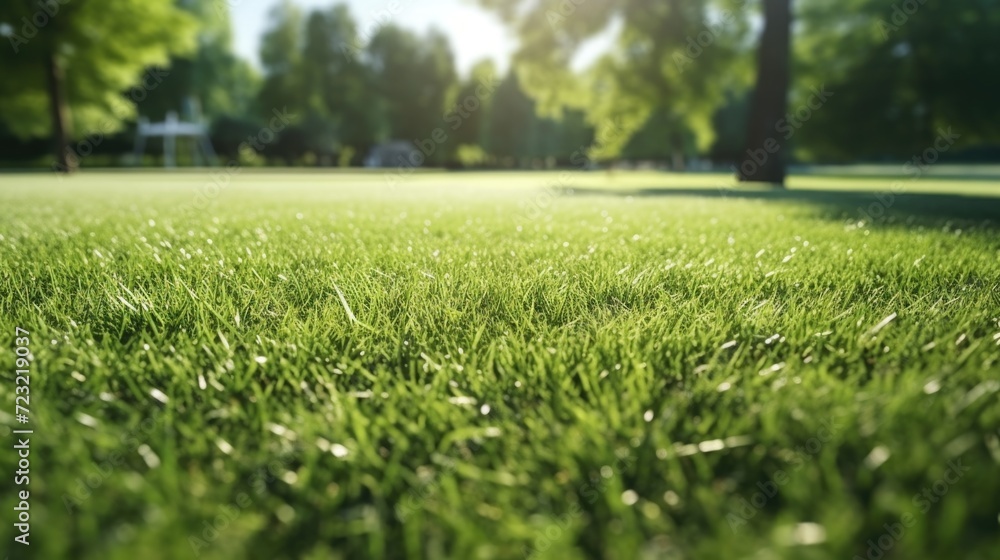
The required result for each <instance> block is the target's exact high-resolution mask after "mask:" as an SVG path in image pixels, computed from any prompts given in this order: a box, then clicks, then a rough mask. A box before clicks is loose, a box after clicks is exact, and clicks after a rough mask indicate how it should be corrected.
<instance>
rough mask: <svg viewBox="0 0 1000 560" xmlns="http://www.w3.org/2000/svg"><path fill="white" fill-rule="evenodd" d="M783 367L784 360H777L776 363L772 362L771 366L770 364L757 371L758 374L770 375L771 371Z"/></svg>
mask: <svg viewBox="0 0 1000 560" xmlns="http://www.w3.org/2000/svg"><path fill="white" fill-rule="evenodd" d="M784 367H785V362H778V363H776V364H774V365H773V366H771V367H769V368H764V369H762V370H760V372H759V373H760V375H771V374H772V373H774V372H776V371H780V370H781V369H782V368H784Z"/></svg>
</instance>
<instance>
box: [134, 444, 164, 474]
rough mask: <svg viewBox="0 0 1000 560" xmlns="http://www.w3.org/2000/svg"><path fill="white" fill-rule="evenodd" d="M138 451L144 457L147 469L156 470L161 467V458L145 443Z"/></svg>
mask: <svg viewBox="0 0 1000 560" xmlns="http://www.w3.org/2000/svg"><path fill="white" fill-rule="evenodd" d="M137 451H138V452H139V455H140V456H141V457H142V460H143V461H145V462H146V466H147V467H149V468H151V469H155V468H156V467H159V466H160V458H159V457H158V456H157V455H156V453H155V452H154V451H153V450H152V449H151V448H150V447H149V446H148V445H146V444H145V443H144V444H142V445H140V446H139V449H137Z"/></svg>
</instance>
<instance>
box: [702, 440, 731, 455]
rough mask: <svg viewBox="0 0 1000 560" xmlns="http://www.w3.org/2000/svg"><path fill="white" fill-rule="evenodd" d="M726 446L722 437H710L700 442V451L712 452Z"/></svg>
mask: <svg viewBox="0 0 1000 560" xmlns="http://www.w3.org/2000/svg"><path fill="white" fill-rule="evenodd" d="M725 448H726V444H725V443H724V442H723V441H722V440H721V439H710V440H708V441H703V442H701V443H699V444H698V451H701V452H702V453H711V452H713V451H720V450H722V449H725Z"/></svg>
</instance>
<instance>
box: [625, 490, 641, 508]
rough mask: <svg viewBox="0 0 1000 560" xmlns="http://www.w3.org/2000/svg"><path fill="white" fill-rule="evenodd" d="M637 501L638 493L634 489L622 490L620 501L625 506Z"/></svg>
mask: <svg viewBox="0 0 1000 560" xmlns="http://www.w3.org/2000/svg"><path fill="white" fill-rule="evenodd" d="M638 501H639V494H638V493H637V492H636V491H635V490H626V491H624V492H622V503H623V504H625V505H627V506H632V505H635V504H636V502H638Z"/></svg>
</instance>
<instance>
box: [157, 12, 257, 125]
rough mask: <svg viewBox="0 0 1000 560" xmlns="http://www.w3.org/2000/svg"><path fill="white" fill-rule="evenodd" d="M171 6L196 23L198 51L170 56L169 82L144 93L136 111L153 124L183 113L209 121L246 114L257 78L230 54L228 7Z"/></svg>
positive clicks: (249, 68) (250, 68)
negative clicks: (155, 121) (171, 114)
mask: <svg viewBox="0 0 1000 560" xmlns="http://www.w3.org/2000/svg"><path fill="white" fill-rule="evenodd" d="M175 2H177V5H178V7H180V8H182V9H183V10H185V11H186V12H188V13H190V14H191V15H193V16H194V17H195V18H197V20H198V21H199V23H200V25H199V28H198V46H197V50H195V51H193V52H191V53H189V54H187V55H185V56H174V57H171V60H170V63H169V66H170V79H169V80H167V81H166V83H164V84H162V85H161V86H160V87H158V88H156V89H155V90H153V91H151V92H149V95H148V96H147V97H146V99H145V100H144V101H142V102H141V103H140V104H139V112H140V113H141V114H142V115H144V116H146V117H149V118H150V119H153V120H162V119H163V118H164V116H165V115H166V114H167V113H168V112H170V111H178V110H182V109H189V110H190V111H191V112H192V113H196V114H195V115H190V116H191V117H196V116H198V115H203V116H205V117H207V118H208V119H210V120H214V119H218V118H220V117H223V116H230V117H240V116H243V115H246V114H247V113H248V112H249V110H250V106H251V103H252V102H253V98H254V95H255V93H256V91H257V90H258V87H259V85H258V83H257V80H258V77H257V75H256V72H255V71H254V70H253V68H252V67H251V66H250V64H249V63H247V62H246V61H245V60H243V59H241V58H239V57H237V56H236V55H235V54H233V48H232V43H233V34H232V26H231V23H230V18H229V6H228V5H227V4H226V3H225V2H219V1H217V0H175ZM189 104H195V105H196V106H194V107H188V105H189Z"/></svg>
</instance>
